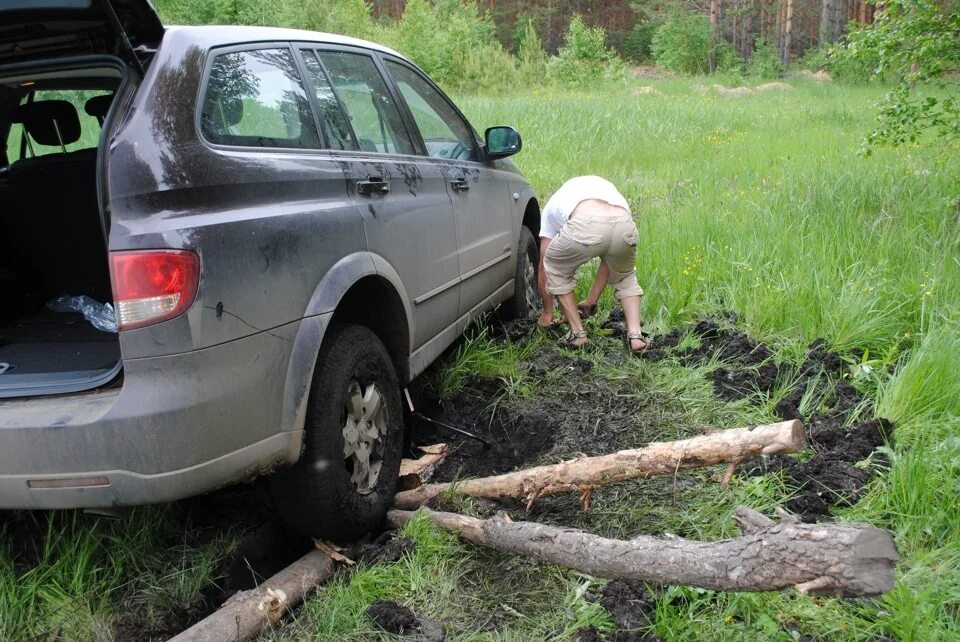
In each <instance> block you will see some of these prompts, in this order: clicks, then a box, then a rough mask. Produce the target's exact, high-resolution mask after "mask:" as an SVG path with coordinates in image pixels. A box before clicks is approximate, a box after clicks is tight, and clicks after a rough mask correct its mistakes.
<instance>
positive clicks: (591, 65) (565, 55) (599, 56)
mask: <svg viewBox="0 0 960 642" xmlns="http://www.w3.org/2000/svg"><path fill="white" fill-rule="evenodd" d="M548 71H549V73H550V75H551V76H553V77H554V78H556V79H558V80H561V81H564V82H574V83H585V82H590V81H595V80H597V79H598V78H603V79H608V80H612V79H617V78H622V77H624V76H625V75H626V68H625V67H624V65H623V61H621V60H620V58H618V57H617V55H616V54H615V53H614V52H612V51H610V50H609V49H607V45H606V34H605V33H604V31H603V29H602V28H601V27H588V26H587V25H586V24H584V22H583V19H582V18H581V17H580V16H578V15H577V16H574V17H573V19H572V20H571V21H570V27H569V28H568V29H567V33H566V35H565V36H564V44H563V47H561V48H560V51H559V52H557V55H556V57H554V58H552V59H551V60H550V62H549V64H548Z"/></svg>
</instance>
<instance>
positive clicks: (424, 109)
mask: <svg viewBox="0 0 960 642" xmlns="http://www.w3.org/2000/svg"><path fill="white" fill-rule="evenodd" d="M387 68H388V69H389V70H390V73H391V74H392V75H393V79H394V81H395V82H396V83H397V87H398V88H399V89H400V93H401V94H403V99H404V100H405V101H406V102H407V107H409V108H410V114H411V115H412V116H413V120H414V121H415V122H416V123H417V128H418V129H419V130H420V135H421V136H423V142H424V144H425V145H426V146H427V154H428V155H429V156H430V157H431V158H446V159H448V160H474V159H475V155H474V146H475V145H474V142H473V136H472V135H471V133H470V129H469V127H468V126H467V124H466V123H464V122H463V119H462V118H460V115H459V114H457V112H456V111H455V110H454V109H453V107H452V106H451V105H450V103H449V102H447V100H446V99H445V98H444V97H443V95H441V94H440V92H438V91H437V90H436V89H434V88H433V87H432V86H431V85H430V83H428V82H427V81H426V80H424V79H423V78H422V77H421V76H420V74H418V73H416V72H415V71H413V70H412V69H410V68H409V67H407V66H405V65H401V64H399V63H395V62H393V61H389V60H388V61H387Z"/></svg>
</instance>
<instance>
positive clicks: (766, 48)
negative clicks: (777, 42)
mask: <svg viewBox="0 0 960 642" xmlns="http://www.w3.org/2000/svg"><path fill="white" fill-rule="evenodd" d="M746 72H747V75H748V76H750V77H751V78H755V79H757V80H775V79H777V78H780V77H781V76H783V61H782V60H780V55H779V54H778V53H777V50H776V49H775V48H774V47H773V46H772V45H770V44H768V43H767V42H766V41H764V40H763V39H762V38H761V39H758V40H757V41H756V44H755V45H754V49H753V54H752V55H751V56H750V60H749V62H747V68H746Z"/></svg>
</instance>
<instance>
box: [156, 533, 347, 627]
mask: <svg viewBox="0 0 960 642" xmlns="http://www.w3.org/2000/svg"><path fill="white" fill-rule="evenodd" d="M336 568H337V562H336V561H334V560H333V559H332V558H331V557H329V556H328V555H326V554H325V553H323V552H322V551H320V550H313V551H310V552H309V553H307V554H306V555H304V556H303V557H301V558H300V559H298V560H297V561H296V562H294V563H293V564H291V565H290V566H288V567H286V568H285V569H283V570H282V571H280V572H279V573H277V574H276V575H274V576H273V577H271V578H270V579H269V580H267V581H266V582H264V583H263V584H261V585H260V586H258V587H257V588H255V589H250V590H249V591H241V592H239V593H237V594H235V595H234V596H233V597H231V598H230V599H228V600H227V601H226V602H224V603H223V606H221V607H220V608H219V609H218V610H216V611H214V612H213V613H211V614H210V615H208V616H207V617H206V618H204V619H203V620H200V621H199V622H197V623H196V624H194V625H193V626H191V627H190V628H189V629H187V630H186V631H183V632H182V633H180V634H179V635H177V636H176V637H173V638H171V639H170V642H188V641H189V642H244V641H245V640H252V639H253V638H255V637H258V636H259V635H261V634H263V633H264V632H266V630H267V628H268V627H269V626H271V625H275V624H277V623H278V622H279V621H280V617H281V616H283V614H284V613H286V612H287V611H288V610H290V609H291V608H293V607H294V606H296V605H297V604H299V603H300V602H301V601H302V600H303V598H304V596H305V595H306V594H307V593H309V592H310V591H312V590H313V589H315V588H316V587H317V586H319V585H320V584H321V583H322V582H323V581H325V580H326V579H328V578H329V577H330V576H331V575H333V572H334V571H335V570H336Z"/></svg>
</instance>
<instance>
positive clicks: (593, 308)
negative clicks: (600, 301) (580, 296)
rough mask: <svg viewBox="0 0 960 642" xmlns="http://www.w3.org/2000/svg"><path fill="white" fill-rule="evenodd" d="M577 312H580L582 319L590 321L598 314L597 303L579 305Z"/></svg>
mask: <svg viewBox="0 0 960 642" xmlns="http://www.w3.org/2000/svg"><path fill="white" fill-rule="evenodd" d="M577 311H578V312H580V318H581V319H589V318H590V317H592V316H593V315H594V314H596V312H597V304H596V303H578V304H577Z"/></svg>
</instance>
